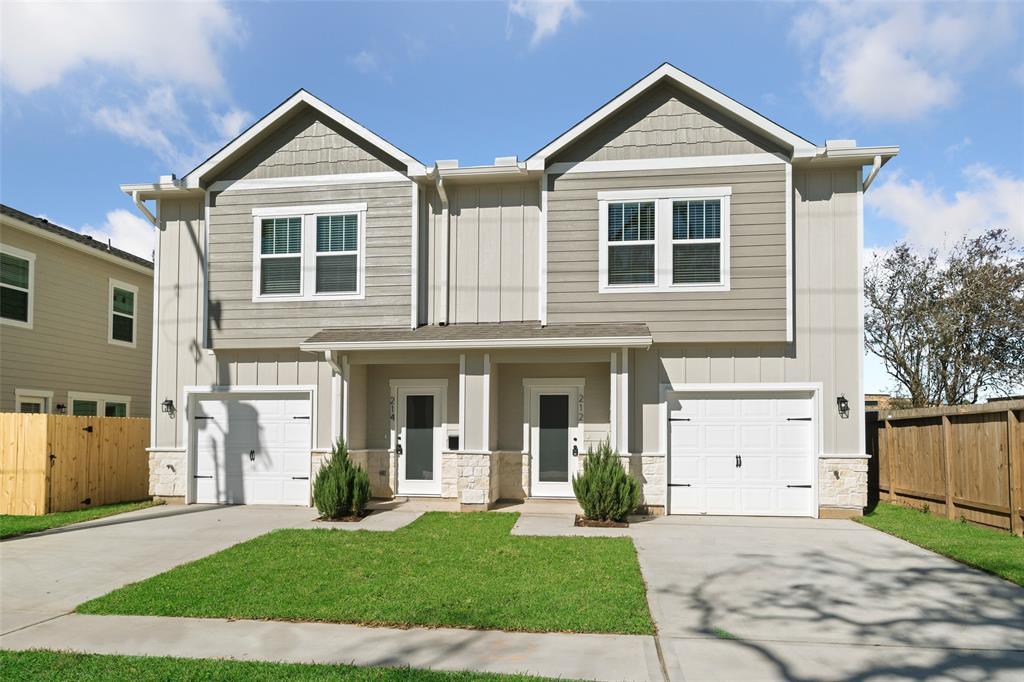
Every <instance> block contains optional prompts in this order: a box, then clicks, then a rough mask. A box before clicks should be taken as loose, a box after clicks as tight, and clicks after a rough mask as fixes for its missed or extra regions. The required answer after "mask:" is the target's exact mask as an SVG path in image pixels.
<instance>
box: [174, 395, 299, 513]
mask: <svg viewBox="0 0 1024 682" xmlns="http://www.w3.org/2000/svg"><path fill="white" fill-rule="evenodd" d="M311 422H312V417H311V408H310V399H309V395H308V394H303V393H298V394H291V393H289V394H272V395H271V394H267V395H264V394H257V395H247V394H243V395H230V396H225V395H220V396H210V397H202V398H196V400H195V409H194V414H193V415H192V426H193V428H194V430H195V444H196V447H195V453H196V459H195V470H194V480H195V485H196V497H195V499H196V502H217V503H226V504H299V505H306V504H309V467H310V447H311V442H312V441H311V436H312V429H311Z"/></svg>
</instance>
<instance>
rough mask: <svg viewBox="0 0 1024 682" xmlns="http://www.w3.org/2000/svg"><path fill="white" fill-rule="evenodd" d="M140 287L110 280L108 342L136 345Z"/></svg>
mask: <svg viewBox="0 0 1024 682" xmlns="http://www.w3.org/2000/svg"><path fill="white" fill-rule="evenodd" d="M138 295H139V288H138V287H137V286H135V285H134V284H127V283H125V282H118V281H117V280H116V279H112V280H110V293H109V300H110V309H109V311H108V313H107V342H108V343H113V344H117V345H119V346H131V347H132V348H134V347H135V330H136V324H135V322H136V311H137V308H136V306H137V302H138Z"/></svg>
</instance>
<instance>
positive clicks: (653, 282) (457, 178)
mask: <svg viewBox="0 0 1024 682" xmlns="http://www.w3.org/2000/svg"><path fill="white" fill-rule="evenodd" d="M897 152H898V149H897V148H895V147H867V148H861V147H857V146H856V145H855V144H854V143H852V142H850V141H840V142H829V143H827V144H825V145H824V146H819V145H817V144H815V143H812V142H809V141H808V140H806V139H804V138H802V137H800V136H799V135H796V134H794V133H792V132H790V131H789V130H786V129H785V128H783V127H781V126H779V125H778V124H776V123H774V122H772V121H770V120H768V119H767V118H765V117H764V116H761V115H760V114H758V113H757V112H755V111H753V110H751V109H749V108H747V107H745V106H743V105H742V104H740V103H738V102H736V101H734V100H732V99H730V98H729V97H727V96H726V95H724V94H722V93H721V92H719V91H717V90H715V89H713V88H711V87H710V86H708V85H706V84H704V83H702V82H701V81H699V80H697V79H695V78H693V77H691V76H689V75H687V74H686V73H684V72H682V71H680V70H679V69H676V68H675V67H673V66H671V65H668V64H666V65H663V66H661V67H659V68H658V69H656V70H655V71H653V72H652V73H650V74H648V75H647V76H645V77H644V78H642V79H641V80H640V81H638V82H637V83H635V84H634V85H632V86H630V87H629V88H627V89H626V90H625V91H623V92H622V93H621V94H619V95H618V96H616V97H615V98H614V99H612V100H611V101H609V102H608V103H607V104H605V105H604V106H602V107H601V108H600V109H598V110H597V111H595V112H594V113H592V114H590V115H589V116H587V117H586V118H584V119H583V120H582V121H581V122H580V123H578V124H577V125H575V126H573V127H572V128H570V129H569V130H567V131H566V132H564V133H562V134H561V135H559V136H558V137H556V138H555V139H554V140H553V141H552V142H551V143H549V144H547V145H545V146H544V148H543V149H540V150H539V151H537V152H536V153H534V154H532V155H530V156H529V157H528V158H526V160H525V161H519V160H518V159H517V157H500V158H497V159H495V163H494V164H493V165H489V166H474V167H460V166H459V165H458V163H457V162H455V161H437V162H436V163H433V164H431V165H429V166H427V165H425V164H423V163H422V162H420V161H418V160H417V159H415V158H413V157H411V156H410V155H409V154H407V153H405V152H403V151H402V150H401V149H400V148H399V147H397V146H395V145H394V144H393V143H391V142H389V141H387V140H385V139H384V138H382V137H380V136H379V135H377V134H375V133H373V132H371V131H370V130H368V129H367V128H365V127H363V126H362V125H360V124H358V123H356V122H355V121H353V120H352V119H350V118H348V117H347V116H345V115H344V114H342V113H341V112H339V111H337V110H335V109H334V108H332V107H330V106H329V105H327V104H326V103H324V102H322V101H321V100H319V99H317V98H316V97H314V96H313V95H311V94H309V93H308V92H305V91H301V90H300V91H299V92H297V93H296V94H295V95H293V96H292V97H290V98H289V99H288V100H286V101H285V102H284V103H283V104H281V105H280V106H279V107H277V108H276V109H274V110H273V111H272V112H270V113H269V114H267V115H266V116H265V117H263V118H262V119H260V120H259V121H258V122H257V123H256V124H254V125H253V126H252V127H251V128H249V129H248V130H246V131H245V132H244V133H242V134H241V135H240V136H238V138H236V139H235V140H233V141H232V142H231V143H229V144H228V145H227V146H225V147H224V148H223V149H221V150H220V151H219V152H217V153H216V154H214V155H213V156H212V157H210V158H209V159H208V160H207V161H205V162H204V163H202V164H201V165H200V166H198V167H197V168H196V169H194V170H192V171H191V172H189V173H188V174H187V175H185V176H184V177H183V178H180V179H178V178H175V177H174V176H165V177H163V178H161V179H160V180H159V181H158V182H156V183H152V184H139V185H125V186H124V190H125V191H126V192H127V193H128V194H130V195H131V196H132V197H133V198H134V199H135V201H136V203H137V204H138V205H139V207H140V209H141V210H143V211H145V212H147V213H148V214H149V215H150V216H151V218H152V219H153V221H154V222H155V224H156V225H157V226H158V227H159V235H160V236H159V247H158V255H157V282H158V285H157V286H158V301H157V321H156V328H155V353H156V363H155V366H156V376H155V389H154V393H153V401H154V405H163V406H164V411H161V410H158V409H154V414H155V421H156V424H155V429H154V441H153V443H152V454H151V472H152V474H151V476H152V477H151V482H152V492H153V493H154V494H156V495H160V496H165V497H175V496H177V497H183V498H184V499H185V500H186V501H188V502H215V501H226V502H235V503H284V504H307V503H308V501H309V498H310V479H311V477H312V476H313V475H314V473H315V471H316V469H317V467H318V463H319V462H320V461H321V458H322V457H323V456H324V454H325V453H327V452H328V451H329V448H330V447H331V444H332V443H333V442H334V441H335V440H336V439H338V438H343V439H344V440H345V441H346V442H347V443H348V445H349V447H350V448H351V450H352V452H353V459H355V460H356V461H357V462H359V463H361V464H362V465H363V466H364V467H365V468H366V469H367V470H368V471H369V473H370V476H371V480H372V483H373V490H374V494H375V495H378V496H414V495H426V496H439V497H442V498H458V499H459V500H460V501H461V502H462V503H463V504H464V505H479V506H486V505H488V504H490V503H491V502H494V501H495V500H498V499H523V498H528V497H555V498H558V497H572V494H573V493H572V485H571V479H572V477H573V475H574V473H575V472H576V471H577V470H578V468H579V463H580V457H579V455H582V454H585V452H586V450H587V448H590V447H592V446H595V445H596V444H597V443H599V442H600V441H602V440H604V439H609V440H610V441H611V443H612V444H613V445H614V447H615V448H616V449H617V450H618V452H619V453H621V455H622V457H623V459H624V462H625V465H626V466H627V467H628V468H629V470H630V471H632V472H634V473H635V474H636V475H637V476H638V477H639V478H640V480H641V481H642V484H643V495H644V503H645V504H646V505H647V507H648V508H649V509H651V510H652V511H653V512H656V513H657V512H667V513H672V514H676V513H683V514H758V515H801V516H817V515H819V514H830V515H836V514H858V513H860V510H861V508H862V507H863V505H864V504H865V498H866V487H867V481H866V470H867V466H866V465H867V462H866V458H867V456H866V454H865V445H864V406H863V400H862V399H861V396H862V393H863V390H862V378H861V363H862V357H863V351H862V348H863V344H862V329H861V328H862V325H861V320H862V311H861V256H860V254H861V245H862V197H863V192H864V191H865V189H867V186H868V185H869V184H870V182H871V181H872V180H873V179H874V177H875V175H876V174H877V172H878V171H879V169H880V168H881V166H882V164H884V163H885V162H886V161H888V160H889V159H890V158H892V157H893V156H895V155H896V154H897ZM865 166H867V167H870V169H869V170H867V171H866V170H865ZM150 200H155V205H156V210H155V211H152V210H151V209H150V208H149V207H150V205H151V204H147V203H146V202H147V201H150Z"/></svg>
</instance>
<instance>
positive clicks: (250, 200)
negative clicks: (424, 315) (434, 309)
mask: <svg viewBox="0 0 1024 682" xmlns="http://www.w3.org/2000/svg"><path fill="white" fill-rule="evenodd" d="M356 202H365V203H366V204H367V209H366V255H365V292H366V295H365V297H364V298H363V299H359V300H342V301H281V302H254V301H253V300H252V292H253V282H252V279H253V217H252V209H253V208H256V207H272V206H314V205H317V204H338V203H356ZM411 237H412V186H411V183H410V182H385V183H367V184H359V185H343V186H334V187H317V188H288V189H260V190H251V191H248V190H247V191H225V192H221V193H219V194H214V195H213V198H212V200H211V206H210V304H209V307H210V340H211V343H212V345H213V347H214V348H217V347H218V346H220V347H245V346H253V347H258V346H262V347H270V346H277V347H287V346H295V345H297V344H298V343H300V342H301V341H304V340H305V339H306V338H308V337H309V336H312V335H313V334H314V333H316V332H317V331H319V330H320V329H323V328H324V327H341V326H406V325H408V324H409V320H410V296H411V286H412V283H411V280H410V277H411V267H412V266H411V260H412V251H411V248H412V238H411Z"/></svg>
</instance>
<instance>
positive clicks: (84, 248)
mask: <svg viewBox="0 0 1024 682" xmlns="http://www.w3.org/2000/svg"><path fill="white" fill-rule="evenodd" d="M3 219H4V223H5V225H10V226H11V227H14V228H16V229H19V230H23V231H25V232H28V233H29V234H31V235H33V236H35V237H40V238H42V239H46V240H49V241H51V242H55V243H57V244H60V245H61V246H66V247H68V248H69V249H74V250H75V251H81V252H82V253H87V254H89V255H90V256H96V257H97V258H101V259H103V260H105V261H108V262H110V263H115V264H117V265H120V266H121V267H123V268H127V269H129V270H132V271H134V272H138V273H141V274H143V275H146V276H147V277H152V276H153V268H147V267H146V266H144V265H139V264H138V263H135V262H132V261H130V260H125V259H124V258H121V257H120V256H117V255H115V254H112V253H109V252H107V251H100V250H99V249H94V248H93V247H91V246H89V245H88V244H82V243H81V242H76V241H75V240H74V239H68V238H67V237H65V236H63V235H59V234H55V233H53V232H50V231H49V230H44V229H42V228H41V227H37V226H35V225H33V224H32V223H26V222H24V221H22V220H19V219H18V218H15V217H14V216H7V215H5V216H4V217H3Z"/></svg>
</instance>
